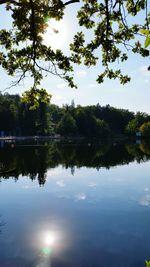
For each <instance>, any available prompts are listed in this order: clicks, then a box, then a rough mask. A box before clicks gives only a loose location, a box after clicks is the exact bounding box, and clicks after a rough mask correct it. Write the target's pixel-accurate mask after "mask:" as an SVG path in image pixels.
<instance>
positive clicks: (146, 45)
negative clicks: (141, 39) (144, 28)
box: [144, 35, 150, 48]
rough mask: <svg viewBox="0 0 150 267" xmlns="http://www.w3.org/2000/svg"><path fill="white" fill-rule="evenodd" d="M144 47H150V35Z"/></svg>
mask: <svg viewBox="0 0 150 267" xmlns="http://www.w3.org/2000/svg"><path fill="white" fill-rule="evenodd" d="M144 45H145V48H146V47H148V46H149V45H150V35H147V37H146V39H145V43H144Z"/></svg>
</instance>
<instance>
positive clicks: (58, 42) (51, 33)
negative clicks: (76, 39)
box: [42, 19, 68, 49]
mask: <svg viewBox="0 0 150 267" xmlns="http://www.w3.org/2000/svg"><path fill="white" fill-rule="evenodd" d="M47 24H48V26H47V29H46V31H45V33H44V34H43V36H42V37H43V44H45V45H46V46H51V47H52V48H53V49H59V48H62V47H63V46H64V45H65V43H66V39H67V32H68V31H67V25H66V23H65V22H64V21H62V20H61V21H57V20H55V19H50V20H49V21H48V22H47Z"/></svg>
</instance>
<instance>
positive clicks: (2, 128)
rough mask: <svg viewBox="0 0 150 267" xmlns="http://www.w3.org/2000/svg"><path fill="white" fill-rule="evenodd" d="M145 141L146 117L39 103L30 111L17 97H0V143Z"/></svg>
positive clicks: (148, 132)
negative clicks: (96, 140) (116, 139)
mask: <svg viewBox="0 0 150 267" xmlns="http://www.w3.org/2000/svg"><path fill="white" fill-rule="evenodd" d="M128 137H132V138H141V137H142V138H143V137H144V138H149V137H150V115H149V114H147V113H144V112H137V113H134V112H131V111H129V110H127V109H120V108H115V107H111V106H110V105H106V106H101V105H100V104H99V103H98V104H97V105H90V106H80V105H75V103H74V101H72V102H71V104H70V105H68V104H66V105H63V106H62V107H59V106H57V105H54V104H51V103H49V104H45V103H43V102H40V103H39V107H38V108H36V109H32V108H31V107H30V105H29V104H27V103H24V102H22V98H21V97H20V96H19V95H9V94H3V95H2V94H0V140H21V139H22V140H27V139H41V138H42V139H43V138H44V139H52V140H54V139H56V140H64V139H72V140H75V139H76V140H83V139H89V140H90V139H114V138H119V139H120V138H121V139H125V138H128Z"/></svg>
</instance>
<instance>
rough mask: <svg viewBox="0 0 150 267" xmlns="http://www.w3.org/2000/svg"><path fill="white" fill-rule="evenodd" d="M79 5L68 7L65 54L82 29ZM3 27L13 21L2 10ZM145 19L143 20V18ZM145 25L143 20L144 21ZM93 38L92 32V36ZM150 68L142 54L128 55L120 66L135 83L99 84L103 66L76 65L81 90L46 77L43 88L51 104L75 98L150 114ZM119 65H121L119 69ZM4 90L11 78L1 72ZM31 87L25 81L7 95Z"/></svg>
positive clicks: (65, 23)
mask: <svg viewBox="0 0 150 267" xmlns="http://www.w3.org/2000/svg"><path fill="white" fill-rule="evenodd" d="M78 7H79V4H74V5H73V6H68V7H67V10H66V15H65V17H64V25H65V27H66V36H65V41H64V42H63V45H62V46H61V47H60V48H61V49H63V50H64V52H66V53H67V52H68V44H69V42H71V40H72V38H73V34H74V33H75V32H76V31H77V30H78V29H79V28H78V25H77V22H76V18H75V15H76V10H77V9H78ZM0 13H1V16H0V25H1V27H6V26H8V27H9V24H10V18H9V16H8V15H7V14H6V12H5V11H4V8H3V7H0ZM141 20H142V17H141ZM141 23H142V21H141ZM89 37H90V33H89ZM149 65H150V60H149V58H142V57H140V56H139V55H133V54H130V55H129V60H128V61H127V62H125V63H124V64H123V65H121V67H122V69H123V72H124V73H128V74H129V75H130V76H131V77H132V80H131V82H130V83H128V84H127V85H124V86H123V85H120V83H119V82H118V81H117V80H116V81H113V80H105V82H104V83H103V84H97V83H96V81H95V80H96V77H97V74H99V73H100V72H101V70H102V67H101V63H99V64H98V65H97V66H96V67H94V68H90V69H88V68H85V67H84V66H81V65H80V66H75V70H74V76H75V81H76V82H77V85H78V89H71V88H68V86H67V84H66V83H65V82H64V81H63V80H61V79H60V78H58V77H56V76H55V77H54V76H49V77H45V78H44V79H43V81H42V86H43V87H44V88H46V89H47V90H48V92H49V93H51V94H52V101H51V102H52V103H55V104H58V105H60V106H61V105H62V104H66V103H71V101H72V100H73V99H74V101H75V104H80V105H93V104H97V103H99V104H100V105H102V106H103V105H106V104H109V105H111V106H115V107H119V108H126V109H129V110H132V111H144V112H148V113H150V104H149V103H150V72H148V71H147V66H149ZM119 67H120V65H118V68H119ZM0 77H1V90H3V89H5V88H6V87H8V86H9V85H10V82H11V80H12V79H11V78H10V77H8V76H7V74H6V73H5V72H4V71H3V70H0ZM31 86H32V83H31V80H30V79H26V80H25V81H24V82H23V83H22V85H21V86H17V87H13V88H11V89H9V90H8V91H7V92H8V93H11V94H15V93H18V94H21V93H22V92H23V91H25V90H26V89H28V88H30V87H31Z"/></svg>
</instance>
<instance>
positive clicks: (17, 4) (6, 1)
mask: <svg viewBox="0 0 150 267" xmlns="http://www.w3.org/2000/svg"><path fill="white" fill-rule="evenodd" d="M8 2H9V4H14V5H16V6H21V4H20V3H18V2H17V1H15V0H11V1H8V0H0V5H3V4H8Z"/></svg>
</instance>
